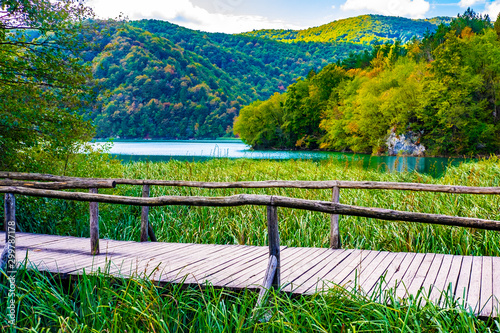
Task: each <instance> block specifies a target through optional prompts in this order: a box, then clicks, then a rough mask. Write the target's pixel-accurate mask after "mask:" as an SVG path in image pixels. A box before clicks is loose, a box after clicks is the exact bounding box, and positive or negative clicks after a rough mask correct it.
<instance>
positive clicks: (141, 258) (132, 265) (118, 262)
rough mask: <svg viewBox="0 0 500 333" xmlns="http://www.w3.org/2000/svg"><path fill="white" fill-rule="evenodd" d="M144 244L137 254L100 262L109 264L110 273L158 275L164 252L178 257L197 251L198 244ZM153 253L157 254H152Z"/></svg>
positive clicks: (114, 256)
mask: <svg viewBox="0 0 500 333" xmlns="http://www.w3.org/2000/svg"><path fill="white" fill-rule="evenodd" d="M143 244H144V246H143V247H142V250H140V251H138V252H137V253H136V254H135V255H134V254H133V255H126V254H122V255H113V256H111V257H109V259H108V261H107V262H106V261H105V262H101V263H100V264H101V265H102V264H109V268H108V271H109V273H110V274H118V275H123V274H125V275H131V274H135V275H139V276H142V275H144V276H149V274H150V273H152V272H154V273H155V276H156V275H157V274H161V273H163V272H162V271H160V272H159V271H158V270H159V269H160V268H159V267H158V264H160V263H163V261H161V260H160V258H162V257H161V256H162V254H164V253H166V254H167V255H168V256H172V257H173V258H178V257H180V256H183V255H185V254H186V252H193V251H196V245H197V244H192V243H184V244H182V245H180V244H177V245H180V246H172V247H170V246H169V247H167V246H162V244H161V243H158V244H159V245H158V246H156V245H153V244H152V243H143ZM153 251H154V252H153ZM198 251H199V248H198ZM151 253H155V254H154V255H151ZM88 268H92V267H88ZM94 269H95V268H94Z"/></svg>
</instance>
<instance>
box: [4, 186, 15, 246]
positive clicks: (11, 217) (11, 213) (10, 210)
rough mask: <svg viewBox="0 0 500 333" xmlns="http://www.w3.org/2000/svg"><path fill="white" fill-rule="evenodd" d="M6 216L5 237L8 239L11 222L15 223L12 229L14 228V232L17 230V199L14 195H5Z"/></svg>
mask: <svg viewBox="0 0 500 333" xmlns="http://www.w3.org/2000/svg"><path fill="white" fill-rule="evenodd" d="M4 215H5V216H4V229H5V237H7V234H8V231H9V222H11V221H14V225H13V226H12V225H11V226H10V227H14V230H15V229H16V198H15V197H14V194H12V193H5V195H4ZM11 230H12V229H11ZM6 241H7V238H6Z"/></svg>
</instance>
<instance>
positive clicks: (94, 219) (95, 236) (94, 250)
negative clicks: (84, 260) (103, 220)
mask: <svg viewBox="0 0 500 333" xmlns="http://www.w3.org/2000/svg"><path fill="white" fill-rule="evenodd" d="M89 192H90V193H98V189H97V188H91V189H89ZM89 206H90V254H93V255H96V254H99V204H98V203H97V202H90V203H89Z"/></svg>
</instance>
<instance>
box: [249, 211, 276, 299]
mask: <svg viewBox="0 0 500 333" xmlns="http://www.w3.org/2000/svg"><path fill="white" fill-rule="evenodd" d="M267 235H268V240H269V262H268V265H267V269H266V273H265V274H264V281H263V282H262V288H261V289H260V292H259V297H258V298H257V304H256V306H255V309H258V308H260V307H261V305H262V302H263V301H264V298H265V295H266V293H267V292H268V290H269V289H270V288H279V286H280V284H281V282H280V265H281V263H280V234H279V228H278V207H276V206H272V205H268V206H267Z"/></svg>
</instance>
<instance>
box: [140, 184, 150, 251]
mask: <svg viewBox="0 0 500 333" xmlns="http://www.w3.org/2000/svg"><path fill="white" fill-rule="evenodd" d="M142 197H143V198H149V185H143V186H142ZM148 226H149V206H142V211H141V242H147V241H148V229H149V228H148Z"/></svg>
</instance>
